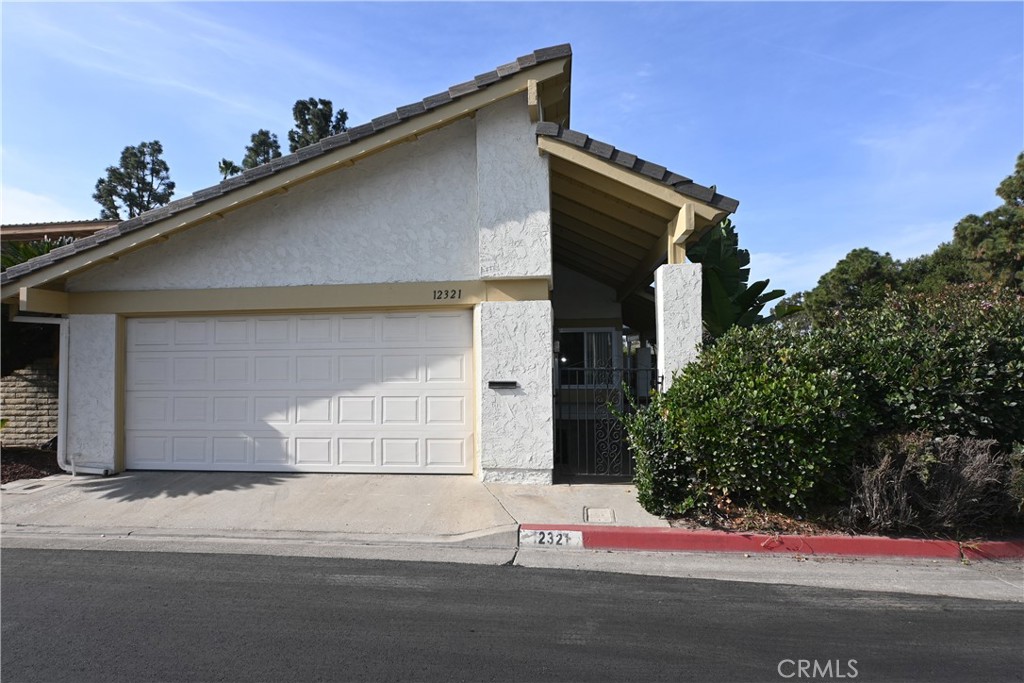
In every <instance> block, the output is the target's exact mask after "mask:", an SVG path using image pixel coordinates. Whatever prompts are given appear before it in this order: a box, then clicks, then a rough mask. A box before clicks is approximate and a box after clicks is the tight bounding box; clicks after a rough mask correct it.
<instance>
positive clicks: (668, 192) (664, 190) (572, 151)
mask: <svg viewBox="0 0 1024 683" xmlns="http://www.w3.org/2000/svg"><path fill="white" fill-rule="evenodd" d="M537 146H538V147H540V149H541V150H543V151H545V152H547V153H548V154H550V155H552V156H555V157H558V158H560V159H565V160H566V161H568V162H570V163H572V164H574V165H576V166H581V167H582V168H585V169H587V170H589V171H591V172H593V173H597V174H599V175H601V176H604V177H605V178H608V179H610V180H613V181H615V182H617V183H620V184H622V185H625V186H626V187H630V188H632V189H634V190H636V191H637V192H641V193H643V194H645V195H648V196H650V197H653V198H655V199H657V200H658V201H660V202H662V203H664V204H668V205H670V206H674V207H677V208H678V207H681V206H682V204H683V202H684V201H686V198H685V197H683V196H682V195H680V194H679V193H678V192H676V191H675V190H673V189H671V188H669V187H666V186H665V185H662V184H661V183H659V182H658V181H656V180H653V179H651V178H648V177H646V176H643V175H641V174H639V173H637V172H636V171H631V170H629V169H626V168H623V167H622V166H619V165H618V164H616V163H614V162H611V161H606V160H604V159H599V158H597V157H595V156H594V155H592V154H589V153H587V152H584V151H583V150H581V149H579V148H578V147H575V146H574V145H570V144H568V143H565V142H562V141H561V140H557V139H555V138H549V137H540V138H538V139H537ZM640 206H642V204H641V205H640Z"/></svg>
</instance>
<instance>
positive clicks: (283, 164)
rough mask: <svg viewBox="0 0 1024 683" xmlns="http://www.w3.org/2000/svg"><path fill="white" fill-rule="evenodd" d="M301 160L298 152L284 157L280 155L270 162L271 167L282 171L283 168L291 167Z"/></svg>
mask: <svg viewBox="0 0 1024 683" xmlns="http://www.w3.org/2000/svg"><path fill="white" fill-rule="evenodd" d="M299 161H301V160H300V159H299V155H298V154H294V153H292V154H286V155H284V156H283V157H278V158H276V159H274V160H273V161H271V162H270V165H271V167H272V168H273V169H274V170H275V171H280V170H281V169H282V168H289V167H290V166H294V165H295V164H297V163H299Z"/></svg>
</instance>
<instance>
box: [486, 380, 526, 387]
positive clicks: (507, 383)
mask: <svg viewBox="0 0 1024 683" xmlns="http://www.w3.org/2000/svg"><path fill="white" fill-rule="evenodd" d="M487 386H488V387H490V388H491V389H515V388H517V387H518V386H519V382H516V381H514V380H493V379H492V380H490V381H489V382H487Z"/></svg>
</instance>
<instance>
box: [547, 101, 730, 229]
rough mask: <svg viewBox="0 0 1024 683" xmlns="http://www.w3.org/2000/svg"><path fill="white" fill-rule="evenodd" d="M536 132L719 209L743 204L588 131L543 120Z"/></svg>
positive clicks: (712, 187)
mask: <svg viewBox="0 0 1024 683" xmlns="http://www.w3.org/2000/svg"><path fill="white" fill-rule="evenodd" d="M537 135H538V136H539V137H548V138H554V139H557V140H561V141H562V142H565V143H568V144H570V145H572V146H574V147H578V148H579V149H582V150H583V151H585V152H587V153H588V154H592V155H593V156H595V157H597V158H599V159H604V160H606V161H611V162H613V163H616V164H618V165H619V166H623V167H624V168H627V169H629V170H631V171H635V172H637V173H639V174H641V175H644V176H647V177H648V178H651V179H652V180H656V181H658V182H659V183H661V184H663V185H667V186H668V187H671V188H672V189H673V190H675V191H676V192H678V193H679V194H681V195H683V196H686V197H690V198H692V199H696V200H699V201H701V202H704V203H705V204H708V205H709V206H713V207H715V208H716V209H721V210H722V211H728V212H729V213H733V212H735V211H736V209H737V208H738V207H739V205H740V203H739V201H738V200H736V199H733V198H731V197H726V196H725V195H723V194H719V193H718V192H717V190H716V188H715V186H714V185H712V186H711V187H704V186H703V185H698V184H697V183H695V182H693V181H692V180H690V179H689V178H687V177H685V176H681V175H679V174H678V173H673V172H672V171H670V170H668V169H667V168H665V167H664V166H660V165H658V164H655V163H653V162H650V161H647V160H646V159H641V158H640V157H638V156H637V155H635V154H630V153H629V152H624V151H622V150H620V149H616V148H615V147H613V146H612V145H609V144H608V143H606V142H601V141H600V140H595V139H593V138H591V137H589V136H588V135H586V134H585V133H580V132H578V131H575V130H571V129H569V128H565V127H563V126H560V125H558V124H557V123H552V122H550V121H541V122H540V123H538V124H537Z"/></svg>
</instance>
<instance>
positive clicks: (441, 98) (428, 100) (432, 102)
mask: <svg viewBox="0 0 1024 683" xmlns="http://www.w3.org/2000/svg"><path fill="white" fill-rule="evenodd" d="M451 101H452V96H451V93H449V92H448V91H447V90H446V91H444V92H439V93H437V94H436V95H431V96H430V97H424V98H423V106H424V107H425V108H427V109H434V108H435V107H440V106H441V105H443V104H448V103H449V102H451Z"/></svg>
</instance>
